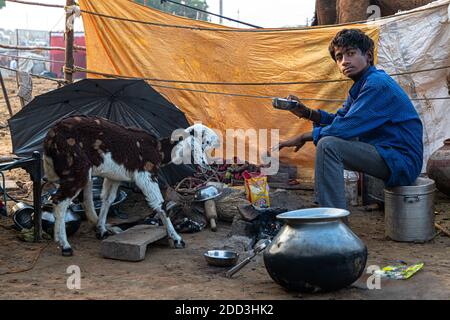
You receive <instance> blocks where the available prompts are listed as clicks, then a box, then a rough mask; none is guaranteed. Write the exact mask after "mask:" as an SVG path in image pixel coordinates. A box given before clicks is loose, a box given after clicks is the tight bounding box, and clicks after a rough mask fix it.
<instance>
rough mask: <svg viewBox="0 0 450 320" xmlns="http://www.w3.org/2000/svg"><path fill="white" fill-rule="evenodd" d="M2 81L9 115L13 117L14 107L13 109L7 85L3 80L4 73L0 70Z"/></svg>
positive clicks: (0, 81)
mask: <svg viewBox="0 0 450 320" xmlns="http://www.w3.org/2000/svg"><path fill="white" fill-rule="evenodd" d="M0 83H1V85H2V90H3V96H4V97H5V101H6V106H7V107H8V112H9V116H10V117H12V116H13V112H12V109H11V104H10V103H9V98H8V92H7V91H6V87H5V83H4V82H3V75H2V72H1V71H0Z"/></svg>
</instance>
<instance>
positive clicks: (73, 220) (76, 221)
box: [42, 208, 81, 237]
mask: <svg viewBox="0 0 450 320" xmlns="http://www.w3.org/2000/svg"><path fill="white" fill-rule="evenodd" d="M65 222H66V223H65V226H66V234H67V236H68V237H70V236H71V235H73V234H75V232H77V231H78V229H79V228H80V226H81V217H80V216H79V215H78V214H77V213H75V212H73V211H72V210H71V209H70V208H69V209H67V212H66V215H65ZM54 226H55V216H54V214H53V213H52V212H48V211H42V229H43V230H44V231H45V232H46V233H48V234H49V235H50V236H52V237H53V234H54V230H53V228H54Z"/></svg>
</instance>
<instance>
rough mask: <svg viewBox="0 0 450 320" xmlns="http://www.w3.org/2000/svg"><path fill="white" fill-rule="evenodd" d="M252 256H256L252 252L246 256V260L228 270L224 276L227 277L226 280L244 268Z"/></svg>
mask: <svg viewBox="0 0 450 320" xmlns="http://www.w3.org/2000/svg"><path fill="white" fill-rule="evenodd" d="M254 256H256V252H254V251H253V253H252V254H251V255H250V256H248V257H247V258H245V259H244V260H242V261H241V262H240V263H238V264H237V265H235V266H234V267H233V268H231V269H230V270H228V271H227V273H226V274H225V275H226V276H227V278H231V277H232V276H233V274H235V273H236V272H238V271H239V270H241V269H242V268H243V267H245V266H246V265H247V264H248V263H249V262H250V261H251V260H252V259H253V257H254Z"/></svg>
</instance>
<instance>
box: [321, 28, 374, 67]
mask: <svg viewBox="0 0 450 320" xmlns="http://www.w3.org/2000/svg"><path fill="white" fill-rule="evenodd" d="M336 47H337V48H355V49H360V50H361V52H362V54H366V52H371V53H372V57H373V56H374V47H375V44H374V42H373V40H372V39H370V38H369V36H367V35H366V34H365V33H364V32H362V31H361V30H360V29H343V30H341V31H339V32H338V33H337V34H336V35H335V36H334V38H333V40H331V43H330V46H329V47H328V51H330V55H331V57H332V58H333V60H334V61H336V55H335V50H336ZM370 64H371V65H372V66H373V64H374V62H373V59H372V61H371V62H370Z"/></svg>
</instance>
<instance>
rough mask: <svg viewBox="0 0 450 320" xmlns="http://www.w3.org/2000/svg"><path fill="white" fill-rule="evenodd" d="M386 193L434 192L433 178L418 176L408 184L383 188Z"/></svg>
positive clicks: (405, 194) (406, 194)
mask: <svg viewBox="0 0 450 320" xmlns="http://www.w3.org/2000/svg"><path fill="white" fill-rule="evenodd" d="M384 190H385V192H386V193H389V194H397V195H404V196H409V195H420V194H427V193H431V192H434V191H435V190H436V184H435V183H434V180H432V179H430V178H427V177H418V178H417V180H416V181H415V182H414V183H413V184H412V185H410V186H400V187H393V188H386V189H384Z"/></svg>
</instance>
